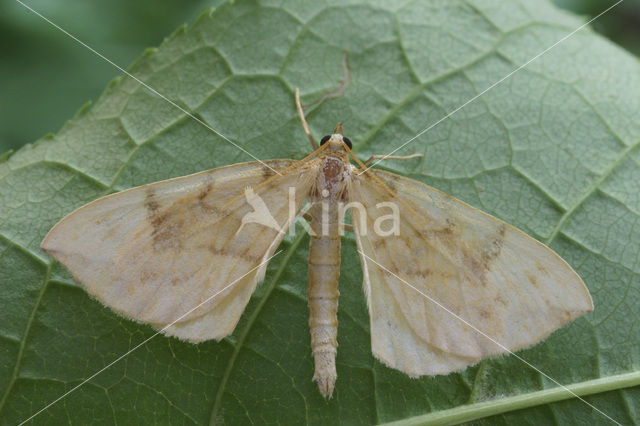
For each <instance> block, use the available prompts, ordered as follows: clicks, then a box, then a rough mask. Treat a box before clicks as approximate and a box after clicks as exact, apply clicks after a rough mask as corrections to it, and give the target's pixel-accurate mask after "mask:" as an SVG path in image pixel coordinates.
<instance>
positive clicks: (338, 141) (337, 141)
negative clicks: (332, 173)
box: [320, 123, 353, 151]
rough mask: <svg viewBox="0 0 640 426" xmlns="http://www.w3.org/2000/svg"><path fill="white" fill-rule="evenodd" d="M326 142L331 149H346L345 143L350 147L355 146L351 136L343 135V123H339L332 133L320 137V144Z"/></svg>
mask: <svg viewBox="0 0 640 426" xmlns="http://www.w3.org/2000/svg"><path fill="white" fill-rule="evenodd" d="M326 143H328V144H329V146H328V147H327V149H328V150H329V151H345V149H344V145H347V146H348V147H349V149H351V148H352V147H353V145H352V144H351V141H350V140H349V138H346V137H344V136H342V123H338V125H337V126H336V129H335V130H334V131H333V133H332V134H330V135H327V136H325V137H323V138H322V139H320V146H322V145H324V144H326Z"/></svg>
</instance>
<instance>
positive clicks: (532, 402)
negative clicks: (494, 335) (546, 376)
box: [385, 371, 640, 426]
mask: <svg viewBox="0 0 640 426" xmlns="http://www.w3.org/2000/svg"><path fill="white" fill-rule="evenodd" d="M637 385H640V371H634V372H631V373H624V374H619V375H615V376H608V377H604V378H599V379H593V380H586V381H583V382H578V383H572V384H570V385H567V386H565V388H562V387H554V388H551V389H545V390H541V391H537V392H529V393H523V394H519V395H516V396H511V397H506V398H501V399H497V400H496V399H492V400H489V401H484V402H478V403H475V404H469V405H462V406H459V407H456V408H451V409H448V410H441V411H435V412H431V413H428V414H425V415H422V416H416V417H411V418H407V419H403V420H399V421H396V422H390V423H385V425H389V426H391V425H394V426H408V425H418V424H421V425H422V424H428V425H444V424H458V423H461V422H468V421H473V420H476V419H480V418H486V417H489V416H495V415H498V414H503V413H507V412H510V411H515V410H520V409H524V408H530V407H536V406H539V405H543V404H545V405H546V404H549V403H552V402H558V401H563V400H566V399H571V398H574V397H575V396H576V395H577V396H579V397H583V396H588V395H593V394H598V393H603V392H608V391H613V390H619V389H623V388H628V387H631V386H637ZM567 389H568V390H567ZM605 414H606V413H605ZM607 415H608V414H607ZM614 420H616V419H614ZM616 421H617V420H616Z"/></svg>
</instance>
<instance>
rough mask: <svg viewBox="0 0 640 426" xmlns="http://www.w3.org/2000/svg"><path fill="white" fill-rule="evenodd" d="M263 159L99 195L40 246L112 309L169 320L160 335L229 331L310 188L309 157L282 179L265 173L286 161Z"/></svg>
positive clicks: (194, 336) (157, 322)
mask: <svg viewBox="0 0 640 426" xmlns="http://www.w3.org/2000/svg"><path fill="white" fill-rule="evenodd" d="M266 164H267V166H268V167H266V166H265V165H263V164H261V163H259V162H251V163H242V164H236V165H231V166H226V167H221V168H218V169H214V170H210V171H206V172H201V173H197V174H194V175H190V176H185V177H180V178H175V179H170V180H166V181H162V182H157V183H153V184H149V185H144V186H140V187H137V188H133V189H129V190H126V191H123V192H120V193H116V194H112V195H109V196H106V197H103V198H100V199H98V200H96V201H93V202H91V203H89V204H87V205H85V206H83V207H81V208H79V209H77V210H76V211H74V212H72V213H71V214H69V215H68V216H66V217H65V218H63V219H62V220H61V221H60V222H59V223H58V224H56V225H55V226H54V227H53V229H52V230H51V231H50V232H49V234H48V235H47V236H46V238H45V239H44V241H43V242H42V248H43V249H44V250H46V251H47V252H48V253H49V254H51V255H52V256H53V257H54V258H55V259H56V260H58V261H59V262H60V263H62V264H63V265H64V266H65V267H66V268H67V269H68V270H69V271H70V272H71V274H72V275H73V276H74V278H76V280H77V281H79V282H80V283H82V284H83V285H84V286H85V287H86V288H87V290H88V292H89V293H90V294H92V295H93V296H95V297H96V298H97V299H98V300H100V301H101V302H103V303H105V304H106V305H108V306H110V307H112V308H113V309H114V310H115V311H117V312H119V313H120V314H122V315H124V316H127V317H129V318H132V319H135V320H138V321H143V322H147V323H150V324H152V325H154V326H155V327H156V328H158V329H161V328H163V327H165V326H167V325H168V324H170V323H172V322H174V321H176V320H177V322H176V323H175V324H174V325H173V326H171V327H169V328H168V329H167V330H165V332H166V333H167V334H170V335H175V336H177V337H180V338H183V339H187V340H190V341H201V340H208V339H220V338H222V337H224V336H226V335H228V334H230V333H231V332H232V331H233V329H234V328H235V326H236V323H237V322H238V319H239V317H240V315H241V314H242V312H243V311H244V308H245V306H246V304H247V302H248V300H249V298H250V296H251V294H252V293H253V291H254V289H255V287H256V284H257V283H258V282H259V281H261V280H262V279H263V278H264V275H265V271H266V267H267V265H266V263H264V262H265V261H266V260H267V259H268V258H269V257H270V256H272V255H273V253H274V252H275V250H276V248H277V247H278V245H279V243H280V241H281V240H282V238H283V236H284V235H285V233H286V230H287V229H288V228H289V226H290V225H291V222H292V220H293V219H294V217H293V215H291V213H297V212H298V211H299V210H300V208H301V206H302V203H303V202H304V200H305V198H306V196H307V194H308V192H309V188H310V186H311V181H312V179H310V178H309V176H310V173H304V172H301V170H300V169H301V168H302V169H304V170H305V171H306V172H312V170H311V169H312V168H313V167H314V163H313V160H312V161H310V162H307V163H305V164H303V165H301V166H300V167H296V168H294V169H292V170H289V171H287V172H283V174H282V175H275V174H274V172H273V170H271V169H274V170H276V171H284V170H285V169H287V168H288V167H290V166H291V165H292V164H294V160H271V161H267V162H266ZM269 167H270V168H271V169H270V168H269ZM311 174H312V173H311ZM265 182H266V183H265ZM261 184H262V185H261ZM248 187H251V188H254V191H255V194H256V195H257V196H259V198H260V199H261V200H262V201H263V202H264V206H266V209H267V210H268V212H270V213H271V215H272V217H273V219H275V221H276V222H277V223H278V224H279V225H280V226H281V230H280V232H279V231H278V230H276V229H273V228H270V227H268V226H265V225H262V224H260V223H255V222H256V221H257V222H260V217H258V216H260V214H262V215H263V216H264V214H263V213H264V212H263V211H254V207H252V205H251V204H249V203H248V202H247V197H245V189H246V188H248ZM289 188H295V201H294V202H293V203H292V205H290V204H289ZM258 210H264V209H259V208H258ZM290 210H292V211H290ZM245 215H247V216H246V218H245ZM243 218H245V220H244V222H245V223H243ZM247 219H252V220H247ZM262 219H265V218H264V217H263V218H262ZM266 219H269V218H266ZM268 222H269V220H267V221H266V222H264V220H263V223H268ZM271 223H273V222H271ZM261 264H262V266H259V265H261ZM233 282H235V284H234V285H233V286H231V287H230V288H228V289H226V290H224V291H222V293H220V294H219V295H217V296H216V297H214V298H213V299H211V300H210V301H208V302H206V303H204V304H203V305H202V306H200V307H199V308H197V309H196V310H194V311H193V312H191V313H189V314H188V315H186V316H184V317H183V318H180V317H181V316H182V315H184V314H186V313H187V312H188V311H189V310H191V309H193V308H195V307H196V306H198V305H199V304H200V303H202V302H204V301H205V300H207V299H208V298H210V297H211V296H213V295H214V294H216V293H218V292H220V291H221V290H222V289H224V288H225V287H226V286H227V285H229V284H231V283H233Z"/></svg>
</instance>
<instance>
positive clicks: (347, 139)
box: [342, 136, 353, 149]
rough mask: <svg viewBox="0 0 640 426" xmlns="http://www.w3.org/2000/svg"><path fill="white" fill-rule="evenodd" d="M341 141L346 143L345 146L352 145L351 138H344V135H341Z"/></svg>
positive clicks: (350, 146) (351, 146)
mask: <svg viewBox="0 0 640 426" xmlns="http://www.w3.org/2000/svg"><path fill="white" fill-rule="evenodd" d="M342 141H343V142H344V143H346V144H347V146H348V147H349V149H351V148H353V145H352V144H351V139H349V138H345V137H344V136H343V137H342Z"/></svg>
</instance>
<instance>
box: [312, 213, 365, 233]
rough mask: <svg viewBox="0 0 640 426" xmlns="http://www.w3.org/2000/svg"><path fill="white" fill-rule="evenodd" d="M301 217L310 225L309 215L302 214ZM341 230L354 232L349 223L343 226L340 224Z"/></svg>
mask: <svg viewBox="0 0 640 426" xmlns="http://www.w3.org/2000/svg"><path fill="white" fill-rule="evenodd" d="M302 217H303V218H304V220H306V221H307V222H309V223H311V219H312V218H311V215H310V214H309V213H306V212H305V213H302ZM342 228H343V229H344V230H345V231H349V232H354V231H353V225H352V224H350V223H343V224H342Z"/></svg>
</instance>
